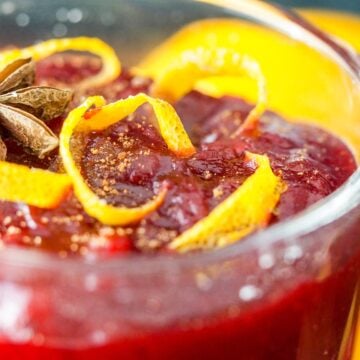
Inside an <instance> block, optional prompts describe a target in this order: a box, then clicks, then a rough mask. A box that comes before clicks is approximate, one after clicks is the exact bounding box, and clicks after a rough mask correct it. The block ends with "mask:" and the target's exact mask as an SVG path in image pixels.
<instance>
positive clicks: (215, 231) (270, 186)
mask: <svg viewBox="0 0 360 360" xmlns="http://www.w3.org/2000/svg"><path fill="white" fill-rule="evenodd" d="M247 158H248V160H249V161H254V162H255V163H256V164H257V166H258V168H257V170H256V171H255V173H254V174H253V175H252V176H250V177H249V178H248V179H246V180H245V182H244V183H243V184H242V186H240V187H239V188H238V189H237V190H236V191H235V192H234V193H232V194H231V195H230V196H229V197H228V198H227V199H226V200H224V201H223V202H222V203H221V204H219V205H218V206H217V207H216V208H215V209H213V210H212V211H211V212H210V214H209V215H208V216H207V217H206V218H204V219H202V220H200V221H198V222H197V223H196V224H195V225H194V226H192V227H191V228H190V229H188V230H186V231H185V232H184V233H182V234H181V235H180V236H178V237H177V238H175V239H174V240H173V241H172V242H171V243H170V245H169V247H170V249H173V250H176V251H179V252H187V251H192V250H210V249H214V248H217V247H223V246H227V245H229V244H231V243H234V242H236V241H238V240H240V239H241V238H243V237H244V236H246V235H248V234H250V233H251V232H253V231H255V230H256V229H260V228H263V227H265V226H266V225H267V223H268V221H269V219H270V216H271V213H272V212H273V210H274V209H275V206H276V204H277V203H278V201H279V199H280V195H281V193H282V192H283V191H284V190H285V185H284V183H283V182H282V180H281V179H280V178H279V177H278V176H276V175H275V174H274V173H273V172H272V169H271V166H270V162H269V159H268V157H267V156H266V155H256V154H252V153H247Z"/></svg>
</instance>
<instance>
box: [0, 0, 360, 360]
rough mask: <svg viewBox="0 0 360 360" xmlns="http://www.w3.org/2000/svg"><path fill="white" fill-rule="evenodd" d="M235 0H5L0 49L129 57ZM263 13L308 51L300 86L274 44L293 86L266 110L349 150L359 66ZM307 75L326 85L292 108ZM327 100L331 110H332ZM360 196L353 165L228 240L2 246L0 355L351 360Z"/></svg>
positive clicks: (357, 133)
mask: <svg viewBox="0 0 360 360" xmlns="http://www.w3.org/2000/svg"><path fill="white" fill-rule="evenodd" d="M214 2H215V1H208V3H214ZM245 2H246V0H245V1H244V2H241V1H227V2H221V3H222V4H223V5H224V6H223V7H222V6H216V5H211V4H208V3H207V2H206V1H185V0H184V1H165V0H164V1H160V0H158V1H145V0H128V1H103V2H97V1H92V0H91V1H89V0H87V1H79V0H75V1H74V0H72V1H70V0H69V1H64V0H61V1H56V2H50V1H46V0H36V1H35V0H33V1H29V0H27V1H25V0H23V1H22V0H18V1H2V2H1V3H0V29H1V31H0V46H6V45H10V44H17V45H25V44H29V43H32V42H34V41H39V40H43V39H47V38H51V37H57V36H78V35H87V36H97V37H101V38H103V39H104V40H106V41H108V42H109V43H110V44H112V45H113V46H114V47H115V48H116V50H117V51H118V53H119V55H120V57H121V59H122V61H123V62H124V63H125V64H126V65H130V66H131V65H134V64H136V63H137V61H139V60H140V59H141V58H142V57H143V56H144V55H145V54H147V53H148V52H149V51H150V50H151V49H152V48H153V47H154V46H155V45H156V44H158V43H160V42H161V41H162V40H164V39H165V38H166V37H168V36H169V35H170V34H171V33H173V32H174V31H176V30H177V29H179V28H180V27H182V26H183V25H185V24H188V23H190V22H191V21H194V20H199V19H205V18H213V17H235V18H237V17H241V18H243V17H244V16H243V15H244V14H241V12H239V11H236V10H232V11H230V10H229V8H230V7H233V8H234V6H236V4H240V3H245ZM226 3H229V4H230V5H229V7H226V6H225V5H226ZM248 3H250V2H248ZM255 6H258V5H255ZM254 9H256V8H254ZM272 11H273V10H272V9H270V8H269V9H267V10H265V12H261V11H258V12H256V11H255V13H254V14H253V19H252V20H251V21H254V22H256V23H267V25H261V26H265V28H267V29H268V31H269V32H274V31H275V29H276V28H278V30H281V32H282V34H280V33H279V34H278V38H279V39H280V40H279V41H281V42H282V43H283V48H282V49H283V51H285V50H286V49H288V48H289V47H294V48H297V47H299V48H301V49H305V48H306V50H305V51H307V52H308V53H309V58H308V59H309V61H308V62H304V64H303V67H304V69H305V70H306V71H305V72H306V73H307V74H308V78H305V79H302V80H301V81H299V82H297V83H296V82H295V80H294V79H293V77H291V76H290V77H289V76H287V75H288V74H292V73H294V72H296V71H298V69H297V68H296V67H295V65H294V66H293V67H292V66H291V63H290V64H289V59H288V58H287V57H286V56H283V55H284V54H282V53H279V57H278V63H277V64H276V66H277V67H281V66H282V65H283V67H284V69H287V70H286V71H288V74H285V73H284V76H283V77H280V78H279V81H280V82H281V83H282V88H283V89H284V91H287V90H288V89H290V90H291V89H294V88H298V92H297V96H294V97H292V98H291V99H290V100H291V101H292V104H293V106H291V107H290V110H291V111H292V112H287V111H288V109H289V106H287V108H285V107H284V108H282V107H281V104H279V103H276V101H275V102H274V109H275V110H277V111H279V112H281V113H283V114H285V115H287V116H288V117H289V118H291V120H293V119H295V120H301V121H310V122H313V123H317V124H319V125H320V126H323V127H327V128H328V129H329V130H331V131H336V132H338V133H339V135H340V136H342V137H344V138H346V139H348V142H349V145H350V146H352V147H353V148H354V151H355V152H357V144H360V141H359V142H358V143H357V141H358V140H360V126H359V120H360V100H359V99H360V96H359V87H358V86H359V80H358V78H357V74H356V71H357V64H356V63H355V64H354V63H352V61H351V60H352V58H351V57H350V58H349V57H348V56H345V55H346V54H344V53H340V55H339V53H338V52H336V51H335V52H334V51H333V50H331V48H329V47H328V46H327V45H326V41H324V39H323V40H321V39H320V38H318V37H315V38H314V37H311V36H310V37H309V33H307V32H306V31H305V32H304V31H302V29H303V28H302V27H301V26H300V27H299V26H298V25H297V23H296V22H295V21H293V20H294V19H292V20H289V17H286V16H285V15H283V14H282V13H278V16H280V18H281V19H283V20H284V21H287V22H286V23H284V24H283V26H282V25H281V24H282V23H281V22H280V23H279V22H278V20H279V18H277V17H275V18H274V17H272V16H270V14H273V15H274V14H276V12H275V13H274V12H272ZM247 15H249V13H248V14H247ZM246 17H248V16H246ZM279 24H280V26H279ZM259 26H260V25H259ZM294 26H295V27H294ZM270 27H272V28H274V30H270ZM279 28H281V29H279ZM286 33H287V34H286ZM314 41H315V42H314ZM305 43H307V44H310V45H312V46H314V47H316V50H314V49H311V48H310V47H308V46H307V45H305ZM279 49H281V47H279ZM269 51H271V44H269ZM302 51H303V50H302ZM313 59H318V61H319V62H314V61H313ZM258 60H259V61H261V58H260V59H258ZM323 64H326V66H328V68H331V69H332V71H334V74H335V76H336V77H335V78H336V87H333V88H328V86H327V83H326V81H325V80H324V77H323V76H322V74H323ZM304 69H303V70H304ZM284 71H285V70H284ZM322 81H324V82H323V83H322ZM309 82H313V83H314V84H315V83H316V84H317V85H319V86H320V88H322V89H323V90H324V91H323V92H321V93H320V94H318V96H319V98H318V99H317V100H318V101H314V102H312V103H309V104H307V106H306V107H304V106H301V107H300V106H298V105H299V104H301V102H303V101H304V98H305V97H306V96H307V97H308V98H309V94H304V93H302V91H304V89H305V88H308V86H307V87H304V86H305V85H306V84H307V85H308V84H309ZM304 84H305V85H304ZM339 98H340V99H345V100H346V101H342V100H341V101H340V100H339ZM326 102H328V103H329V104H330V103H331V104H333V103H336V104H337V105H338V106H336V107H335V111H334V113H333V114H331V116H328V115H329V114H328V113H327V112H326V109H325V107H324V104H325V103H326ZM276 104H277V105H278V106H279V107H278V108H276V106H275V105H276ZM319 104H321V106H319ZM294 109H297V110H296V111H293V110H294ZM299 109H303V112H302V110H299ZM310 114H311V116H310ZM359 203H360V174H359V173H356V174H355V175H354V176H353V177H352V178H351V179H350V180H349V181H348V182H347V183H346V184H345V185H344V186H343V187H342V188H341V189H340V190H339V191H337V192H336V193H335V194H333V195H332V196H330V197H329V198H328V199H326V200H325V201H323V202H321V203H319V204H318V205H316V206H314V207H313V208H311V209H309V210H308V211H306V212H305V213H304V214H301V215H299V216H297V217H296V218H294V219H292V220H290V221H288V222H286V223H284V224H280V225H276V226H273V227H272V228H270V229H269V230H267V231H264V232H262V233H259V234H256V235H254V236H252V237H250V238H249V239H247V240H246V241H244V242H240V243H238V244H236V245H234V246H231V247H229V248H226V249H223V250H220V251H217V252H213V253H206V254H197V255H193V256H186V257H183V258H174V257H169V256H163V255H161V256H157V257H145V256H138V257H133V258H122V257H119V258H115V259H112V260H109V261H103V262H101V261H94V262H90V263H89V262H88V263H84V262H82V261H80V260H71V259H63V260H61V259H58V258H56V257H53V256H50V255H46V254H40V253H37V252H36V251H25V250H18V249H3V250H2V251H1V252H0V354H1V356H2V357H4V358H6V359H19V358H23V359H49V358H51V359H52V358H54V359H69V358H71V359H85V358H86V359H100V358H104V359H116V358H119V357H121V358H122V359H184V358H187V359H193V358H194V359H195V358H201V357H205V356H206V357H207V358H209V359H219V358H224V359H239V358H243V359H301V360H303V359H334V358H337V359H347V358H349V356H350V355H349V354H350V352H351V348H352V341H351V339H352V338H353V335H354V329H355V324H356V320H357V319H356V316H357V309H358V297H357V292H358V278H359V272H360V271H359V263H360V235H359V231H360V207H359Z"/></svg>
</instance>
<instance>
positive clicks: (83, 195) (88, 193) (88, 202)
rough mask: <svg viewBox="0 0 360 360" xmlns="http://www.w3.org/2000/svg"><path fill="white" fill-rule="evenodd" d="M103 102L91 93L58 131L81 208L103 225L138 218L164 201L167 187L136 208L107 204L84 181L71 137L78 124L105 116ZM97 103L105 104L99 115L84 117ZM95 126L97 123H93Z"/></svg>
mask: <svg viewBox="0 0 360 360" xmlns="http://www.w3.org/2000/svg"><path fill="white" fill-rule="evenodd" d="M104 105H105V100H104V98H102V97H101V96H94V97H90V98H88V99H87V100H86V101H85V102H84V103H83V104H82V105H80V106H79V107H77V108H75V109H74V110H72V111H71V112H70V114H69V115H68V117H67V118H66V120H65V122H64V125H63V127H62V130H61V133H60V155H61V157H62V160H63V165H64V168H65V170H66V172H67V174H68V175H69V176H70V178H71V180H72V182H73V186H74V192H75V195H76V197H77V198H78V200H79V201H80V203H81V204H82V206H83V207H84V210H85V211H86V212H87V213H88V214H89V215H90V216H92V217H94V218H96V219H97V220H99V221H100V222H102V223H103V224H105V225H126V224H129V223H132V222H135V221H138V220H140V219H142V218H143V217H144V216H145V215H147V214H149V213H151V212H152V211H154V210H156V209H157V208H158V207H159V206H160V205H161V203H162V202H163V200H164V197H165V195H166V192H167V190H166V189H165V188H163V189H162V190H161V191H160V192H159V194H158V195H156V197H155V198H154V199H153V200H151V201H149V202H147V203H146V204H144V205H142V206H139V207H136V208H126V207H121V206H119V207H116V206H112V205H109V204H107V203H106V201H105V200H104V199H101V198H99V197H98V196H97V195H96V194H95V193H94V192H93V191H92V190H91V189H90V187H89V186H88V185H87V183H86V181H85V180H84V178H83V177H82V175H81V172H80V170H79V169H78V168H77V166H76V163H75V160H74V158H73V156H72V153H71V149H70V141H71V137H72V135H73V133H74V131H75V130H76V129H77V127H78V125H81V124H82V123H86V124H87V125H89V126H90V127H89V128H88V129H90V128H91V125H90V124H93V125H94V124H96V123H97V122H98V121H100V122H101V121H103V120H106V116H107V115H108V114H109V112H107V111H104V110H103V109H106V108H107V107H106V106H104ZM100 106H104V107H103V108H100V109H96V110H97V113H98V114H99V115H98V116H93V117H92V118H91V119H90V120H85V118H84V116H85V115H86V113H87V112H88V111H89V109H91V108H93V107H100ZM110 109H111V108H110ZM103 111H104V112H103ZM110 113H111V112H110ZM100 114H101V115H100ZM114 116H115V115H114ZM99 125H100V124H99ZM109 125H110V122H109V121H108V120H107V122H106V125H104V124H103V126H102V128H104V127H106V126H109ZM80 127H81V126H80ZM94 128H98V127H96V126H95V127H94ZM83 130H84V128H83Z"/></svg>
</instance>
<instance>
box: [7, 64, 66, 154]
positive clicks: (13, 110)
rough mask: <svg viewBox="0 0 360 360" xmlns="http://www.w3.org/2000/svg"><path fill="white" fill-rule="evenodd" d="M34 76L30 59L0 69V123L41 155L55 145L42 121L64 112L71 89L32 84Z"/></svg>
mask: <svg viewBox="0 0 360 360" xmlns="http://www.w3.org/2000/svg"><path fill="white" fill-rule="evenodd" d="M34 79H35V65H34V62H33V61H32V59H30V58H29V59H19V60H15V61H14V62H12V63H11V64H9V65H8V66H7V67H6V68H5V69H4V70H2V71H1V72H0V125H1V126H3V127H4V128H6V129H7V130H8V131H9V132H10V134H11V135H12V136H13V137H15V138H16V139H17V140H18V141H20V142H21V143H22V144H23V145H24V146H26V147H29V148H30V149H31V150H32V151H33V152H34V153H35V154H36V155H37V156H39V157H40V158H42V157H44V156H45V155H46V154H48V153H49V152H50V151H52V150H53V149H55V148H56V147H57V146H58V145H59V140H58V138H57V136H56V135H55V134H54V133H53V132H52V130H51V129H50V128H49V127H48V126H47V125H46V124H45V121H47V120H50V119H53V118H55V117H57V116H60V115H61V114H63V113H64V111H65V110H66V107H67V106H68V104H69V102H70V100H71V98H72V92H71V91H69V90H62V89H57V88H52V87H46V86H33V84H34ZM5 157H6V146H5V144H4V142H3V141H2V140H1V138H0V159H1V160H4V159H5Z"/></svg>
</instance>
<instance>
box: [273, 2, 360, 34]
mask: <svg viewBox="0 0 360 360" xmlns="http://www.w3.org/2000/svg"><path fill="white" fill-rule="evenodd" d="M273 2H277V3H279V4H282V5H286V6H293V7H296V6H307V7H313V8H314V7H322V8H324V7H326V8H332V9H340V10H347V11H357V12H358V13H360V0H274V1H273ZM359 36H360V34H359Z"/></svg>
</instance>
